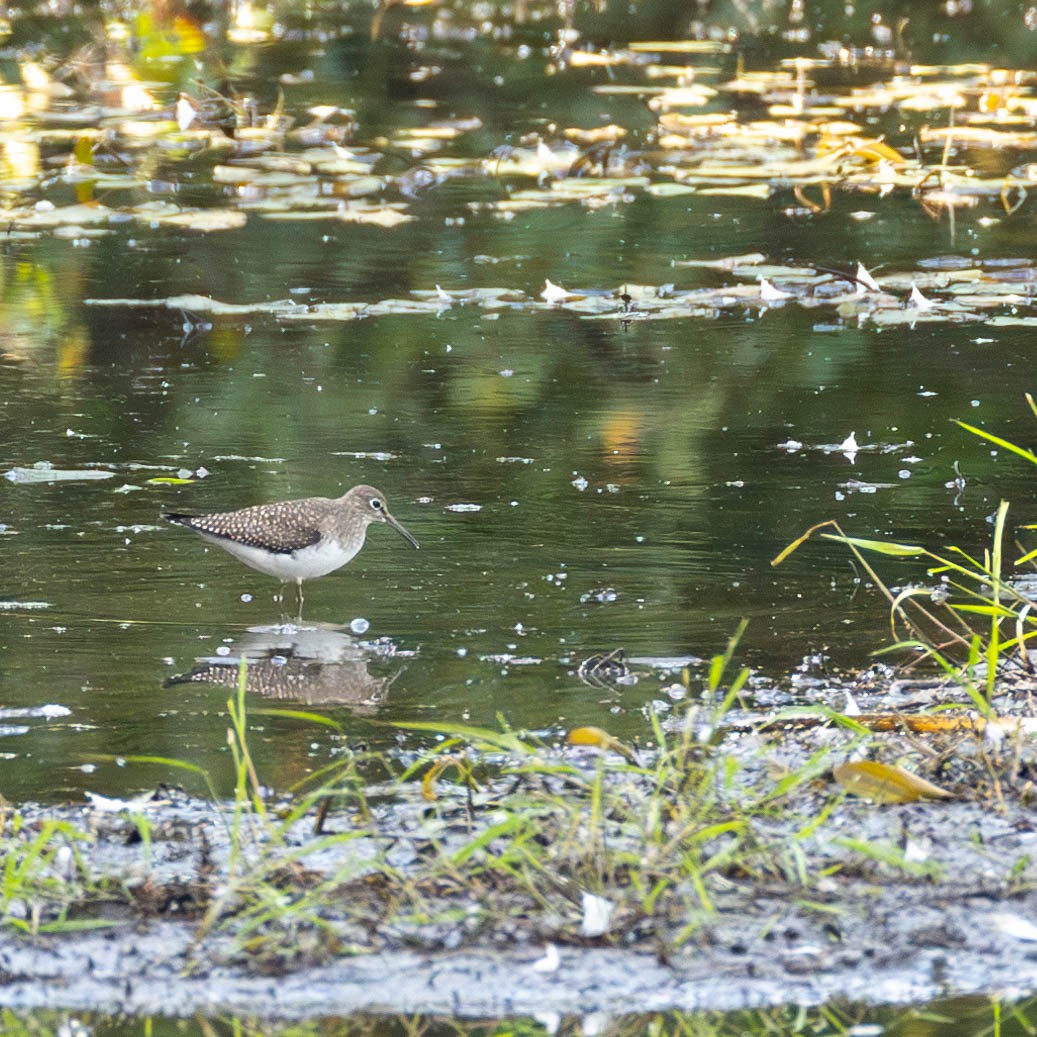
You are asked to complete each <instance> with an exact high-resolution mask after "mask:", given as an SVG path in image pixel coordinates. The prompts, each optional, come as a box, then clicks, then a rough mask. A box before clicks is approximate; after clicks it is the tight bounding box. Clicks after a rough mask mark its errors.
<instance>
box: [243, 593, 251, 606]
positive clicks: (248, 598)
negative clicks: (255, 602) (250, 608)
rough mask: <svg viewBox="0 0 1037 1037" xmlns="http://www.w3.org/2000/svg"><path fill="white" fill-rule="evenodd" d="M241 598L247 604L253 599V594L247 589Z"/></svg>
mask: <svg viewBox="0 0 1037 1037" xmlns="http://www.w3.org/2000/svg"><path fill="white" fill-rule="evenodd" d="M241 600H242V601H243V602H245V604H246V605H247V604H248V603H249V602H250V601H251V600H252V595H251V594H249V593H248V592H247V591H246V592H245V593H244V594H242V595H241Z"/></svg>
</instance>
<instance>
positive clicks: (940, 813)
mask: <svg viewBox="0 0 1037 1037" xmlns="http://www.w3.org/2000/svg"><path fill="white" fill-rule="evenodd" d="M137 809H142V808H141V807H140V806H139V805H138V807H137ZM148 809H149V816H150V821H149V829H148V831H149V839H148V841H147V843H146V845H145V844H142V843H141V842H140V841H139V839H136V838H134V837H133V835H134V833H135V832H136V833H139V831H140V822H139V819H138V820H136V821H134V820H132V819H131V818H130V817H128V816H127V815H126V814H125V813H121V812H112V811H110V810H98V809H97V808H96V807H91V806H76V807H62V808H53V807H51V808H43V807H31V806H26V807H23V808H22V813H21V816H22V818H23V824H24V830H25V831H26V832H31V831H35V830H38V829H39V827H40V825H41V823H43V819H44V818H48V819H50V820H54V819H55V818H58V819H60V821H61V822H62V823H63V824H67V825H69V826H70V827H72V828H74V829H75V830H76V831H78V832H81V833H83V834H84V835H85V836H89V840H88V841H85V842H84V843H83V844H82V845H80V846H79V847H78V849H77V854H79V855H80V867H81V868H84V869H86V870H88V871H89V872H90V873H91V874H93V875H95V876H97V875H106V876H108V881H109V883H111V882H112V881H113V880H114V882H115V884H114V886H113V885H109V887H108V888H109V889H115V888H117V889H119V890H122V891H124V892H125V891H130V895H129V896H123V897H122V898H121V899H120V897H119V896H115V895H109V896H108V898H107V899H105V898H103V897H102V898H97V897H96V894H95V897H94V902H93V903H92V904H91V905H90V907H89V909H88V910H86V911H84V912H81V914H80V915H79V917H81V918H84V917H89V918H90V919H92V921H95V922H96V921H99V920H106V921H107V922H108V923H109V927H108V928H106V929H100V930H93V931H84V932H78V933H72V934H69V933H65V934H57V935H35V936H30V935H25V934H19V933H15V932H13V931H12V930H11V929H7V930H6V931H4V932H3V933H2V934H0V1006H3V1007H7V1008H11V1009H15V1010H26V1009H33V1008H42V1007H47V1008H67V1009H70V1010H84V1011H85V1010H96V1011H102V1012H105V1013H116V1012H119V1013H128V1014H148V1015H150V1014H162V1015H171V1016H185V1015H189V1014H193V1013H196V1012H201V1013H210V1012H231V1013H245V1014H248V1015H250V1016H253V1017H268V1018H271V1019H277V1018H283V1019H297V1018H304V1017H312V1016H319V1015H348V1014H350V1013H353V1012H359V1011H373V1012H397V1013H398V1012H424V1013H449V1014H453V1015H455V1016H484V1015H506V1014H536V1013H545V1012H561V1013H571V1012H592V1011H600V1012H606V1013H615V1012H631V1011H647V1010H651V1011H657V1010H669V1009H675V1010H679V1009H684V1010H695V1009H699V1010H703V1009H709V1010H730V1009H739V1008H759V1007H766V1006H775V1005H782V1004H788V1003H796V1004H800V1005H813V1004H819V1003H822V1002H825V1001H829V1000H831V999H832V998H835V997H838V998H848V999H852V1000H854V1001H859V1002H861V1003H864V1004H869V1005H880V1004H896V1003H906V1002H921V1001H927V1000H931V999H934V998H937V997H943V996H948V995H956V994H969V993H997V994H999V995H1002V996H1006V997H1022V996H1026V995H1029V994H1032V992H1033V991H1034V990H1037V927H1035V926H1033V925H1030V921H1033V922H1034V923H1037V892H1035V887H1034V883H1033V881H1032V874H1031V873H1032V866H1031V865H1030V863H1029V862H1030V859H1031V857H1032V856H1033V854H1034V844H1035V838H1037V836H1035V833H1034V826H1033V823H1032V818H1031V811H1030V810H1029V809H1028V808H1027V807H1026V806H1025V805H1023V804H1022V803H1021V802H1020V801H1019V800H1016V801H1014V803H1011V804H1002V806H1001V807H1000V808H999V809H997V810H994V809H990V808H989V807H987V806H983V805H981V804H979V803H976V802H965V801H953V802H946V803H939V804H929V803H914V804H905V805H900V806H895V807H887V808H884V809H881V810H879V809H876V808H875V807H874V806H872V805H869V804H864V803H861V802H860V801H857V800H851V799H846V800H843V801H842V802H841V803H840V804H839V805H838V807H837V808H836V810H835V811H833V814H832V816H831V817H830V818H829V820H828V823H827V825H826V826H825V829H824V831H825V833H827V834H820V833H815V834H812V835H811V836H809V838H806V837H804V838H802V839H800V840H799V844H800V845H801V847H802V849H803V852H804V853H805V854H807V855H808V856H809V857H810V859H811V861H812V865H813V867H814V868H818V867H819V866H820V865H823V864H824V863H825V862H826V861H830V862H831V865H832V869H831V870H832V873H831V874H829V875H827V876H825V875H824V871H825V869H824V868H823V867H822V868H821V874H822V876H823V877H822V878H820V879H816V880H815V881H813V882H812V883H810V884H808V885H803V884H797V883H794V882H787V881H780V880H775V879H772V878H766V877H759V876H757V877H755V878H750V877H737V876H736V877H730V876H725V877H720V876H716V877H714V878H713V880H712V881H711V886H710V890H711V895H712V904H711V908H712V910H711V911H710V912H709V913H708V916H704V917H703V919H702V923H701V925H699V926H698V927H697V928H696V930H695V932H694V935H693V936H692V937H691V938H690V939H688V940H687V941H686V942H684V943H683V944H682V945H681V946H679V947H677V949H673V948H674V946H675V944H674V941H673V939H672V937H673V935H674V934H675V933H676V932H678V931H679V930H680V929H681V928H682V927H683V926H684V925H686V924H687V921H688V919H687V917H679V916H668V917H663V918H656V919H653V920H652V925H653V927H654V928H649V927H646V926H645V925H644V924H643V921H642V923H638V924H630V925H621V924H617V925H616V926H614V927H613V928H612V929H611V931H610V932H609V933H608V934H607V935H604V936H601V937H599V938H595V939H592V938H586V937H583V938H581V937H580V936H579V935H577V934H576V933H575V930H574V929H573V928H572V927H569V928H566V927H565V925H563V924H561V923H560V922H559V920H558V919H556V918H555V919H552V918H550V917H549V916H545V915H544V914H540V915H537V914H536V913H535V912H533V911H531V910H529V909H528V905H527V906H526V907H523V908H522V909H521V910H519V908H518V907H516V902H515V901H514V900H513V899H510V898H509V897H507V896H501V897H500V899H499V900H498V901H497V902H496V904H494V903H493V902H490V901H486V900H485V899H484V900H483V902H482V903H481V904H479V905H478V906H476V905H475V903H474V899H473V900H471V901H468V900H466V899H465V896H464V894H465V893H466V892H467V891H465V890H460V891H459V890H457V889H454V890H452V891H448V893H447V894H445V900H446V901H447V903H446V905H445V906H446V907H450V906H451V905H452V906H453V914H452V919H448V917H447V916H448V915H449V914H450V912H445V913H444V917H443V918H441V919H439V920H438V921H426V922H424V923H423V924H420V925H410V926H409V927H408V926H404V925H402V924H401V923H399V921H398V920H391V919H390V920H386V921H385V922H384V924H383V925H382V926H381V927H380V929H378V930H377V931H376V930H375V928H374V927H372V926H370V925H358V924H357V922H356V916H355V915H350V913H349V912H350V910H351V909H353V908H355V907H356V906H357V902H358V901H360V900H362V898H363V897H364V896H365V895H369V896H370V895H371V893H370V891H369V890H370V884H371V871H370V869H367V870H366V871H365V869H364V867H363V866H362V862H363V860H364V859H365V858H367V859H369V854H368V851H369V850H370V849H371V847H370V846H367V845H366V844H365V842H364V840H363V839H357V840H355V841H354V842H352V843H351V844H350V847H351V852H352V853H354V854H355V855H356V859H357V861H358V862H360V866H359V867H358V876H359V877H358V878H357V880H356V882H355V883H354V884H353V885H352V886H343V887H342V888H341V890H340V891H339V893H338V894H337V895H336V896H335V897H330V898H329V900H328V903H327V904H326V905H323V906H322V910H323V911H324V915H325V917H326V919H327V920H328V921H329V924H330V923H332V922H337V923H338V924H339V926H340V928H339V932H340V933H344V934H352V937H353V939H352V940H351V942H349V944H348V945H346V944H342V945H338V946H336V947H335V948H334V950H333V951H330V952H325V953H323V954H321V955H313V954H306V953H300V954H296V955H295V956H294V957H293V956H292V954H291V953H290V952H289V945H290V944H292V943H293V942H294V943H297V944H298V943H300V942H303V943H304V942H305V940H304V937H305V934H301V935H300V933H299V932H298V931H292V930H290V929H286V930H285V931H284V932H280V931H279V932H275V933H274V934H273V935H272V936H271V937H270V940H271V942H272V943H274V944H275V945H276V946H277V950H278V953H277V954H274V955H270V954H269V953H267V954H265V955H256V954H253V953H251V951H250V949H249V947H250V945H249V942H248V941H247V940H243V938H242V936H241V933H240V932H235V931H234V929H233V926H232V925H231V926H222V925H215V926H214V927H212V928H210V929H208V930H207V931H206V932H205V933H204V936H200V919H201V917H202V914H203V911H204V907H203V906H199V905H203V904H204V901H205V899H206V897H207V898H209V900H208V902H210V903H211V898H212V897H218V896H219V895H220V894H221V889H225V888H226V887H225V882H226V868H227V864H228V859H227V843H226V828H225V826H224V824H223V821H222V820H221V818H220V817H219V812H218V809H217V808H216V807H214V806H213V805H212V804H209V803H205V802H203V801H200V800H195V799H192V798H190V797H185V796H182V795H173V796H171V795H170V794H168V793H166V794H163V796H161V797H158V798H157V799H156V800H155V801H154V806H152V807H149V808H148ZM332 820H333V821H335V820H336V818H335V817H333V818H332ZM337 822H338V823H339V824H343V823H344V819H343V818H341V817H338V818H337ZM402 823H403V821H402V815H401V814H399V813H396V814H394V815H393V824H394V825H395V826H397V827H399V826H400V825H402ZM776 824H777V822H776ZM778 827H782V826H781V825H780V824H779V825H778ZM765 834H766V833H764V832H763V831H761V837H763V836H765ZM849 835H852V836H853V837H854V839H856V840H867V841H868V845H871V846H884V845H889V846H894V845H895V846H904V845H905V842H910V843H911V844H912V845H914V846H916V847H917V846H924V847H925V848H926V849H925V855H926V857H927V859H928V860H929V861H930V862H935V861H938V862H939V865H940V866H939V869H936V868H935V867H934V868H932V869H931V870H930V872H929V873H928V874H920V873H916V874H910V873H908V870H905V868H904V867H898V868H893V867H890V866H888V865H887V864H883V863H881V862H876V861H875V860H865V861H862V860H861V859H860V857H859V854H858V855H855V853H854V852H853V851H852V850H850V849H847V846H846V842H845V837H847V836H849ZM312 839H313V836H312V833H311V832H309V831H306V832H300V833H299V844H300V846H302V845H305V843H306V841H307V840H312ZM854 845H856V843H855V844H854ZM336 852H337V853H338V854H339V855H341V847H339V848H338V849H337V851H336ZM914 855H915V856H916V857H917V856H919V851H918V850H917V849H916V850H915V851H914ZM306 860H307V867H308V868H309V869H314V870H319V868H320V867H321V860H322V857H321V853H320V851H319V850H318V849H316V848H315V849H314V850H313V853H311V854H310V855H309V856H308V857H307V858H306ZM325 860H327V858H325ZM60 865H61V861H60V860H58V859H55V860H53V861H52V862H51V868H52V870H54V871H56V870H57V869H58V867H59V866H60ZM836 865H838V867H836ZM311 874H312V872H311ZM815 874H817V872H815ZM296 878H298V876H296ZM70 881H71V880H70ZM203 885H204V886H205V888H206V897H202V898H200V899H198V900H193V899H192V898H193V897H196V896H197V894H198V890H199V889H200V888H201V886H203ZM365 889H368V893H367V894H365V892H364V890H365ZM381 895H382V894H381V892H380V891H379V892H377V893H376V894H375V896H374V899H377V897H379V896H381ZM31 906H32V905H30V904H22V905H19V904H18V903H16V902H11V903H9V904H8V905H7V914H8V918H9V919H10V918H14V917H17V916H18V914H19V913H20V912H21V913H22V914H23V916H25V917H28V915H27V914H26V912H25V910H24V909H25V908H27V907H28V908H30V909H31ZM462 906H464V908H465V911H462V910H461V907H462ZM178 914H180V915H182V916H183V917H182V918H181V919H178V918H177V915H178ZM462 915H466V917H468V918H474V917H475V916H476V915H478V916H479V917H478V924H477V925H473V924H470V923H466V922H464V921H459V920H458V919H459V917H460V916H462ZM69 917H76V916H75V915H74V914H73V915H70V916H69ZM365 934H366V935H365ZM552 948H553V949H552ZM664 948H670V950H668V951H664ZM281 952H283V956H282V955H281ZM555 952H557V957H555Z"/></svg>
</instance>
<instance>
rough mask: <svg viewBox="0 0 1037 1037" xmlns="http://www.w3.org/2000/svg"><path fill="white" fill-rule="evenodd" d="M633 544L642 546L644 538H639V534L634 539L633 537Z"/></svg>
mask: <svg viewBox="0 0 1037 1037" xmlns="http://www.w3.org/2000/svg"><path fill="white" fill-rule="evenodd" d="M634 542H635V543H638V544H643V543H644V542H645V538H644V537H643V536H641V534H640V533H639V534H638V535H637V536H636V537H634Z"/></svg>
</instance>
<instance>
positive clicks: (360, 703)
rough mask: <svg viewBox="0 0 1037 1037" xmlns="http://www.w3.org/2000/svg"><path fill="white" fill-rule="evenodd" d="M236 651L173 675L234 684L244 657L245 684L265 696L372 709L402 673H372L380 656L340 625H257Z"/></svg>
mask: <svg viewBox="0 0 1037 1037" xmlns="http://www.w3.org/2000/svg"><path fill="white" fill-rule="evenodd" d="M237 649H238V651H237V654H235V655H233V656H226V657H208V658H204V659H202V660H200V665H199V666H196V667H195V668H194V669H192V670H190V671H189V672H187V673H184V674H180V675H177V676H175V677H171V678H170V679H169V680H168V681H167V682H166V685H167V687H171V686H174V685H178V684H214V685H217V686H219V687H224V688H236V687H237V686H238V681H239V680H240V677H241V660H242V659H244V660H245V663H246V665H245V690H246V691H248V692H251V693H254V694H257V695H262V696H264V697H265V698H270V699H277V700H290V701H294V702H301V703H304V704H306V705H311V706H318V705H327V706H333V705H342V706H348V707H349V708H350V709H351V710H352V711H353V712H354V713H357V714H367V713H374V712H376V710H377V708H378V707H379V706H380V705H381V704H382V703H383V702H385V700H386V699H387V698H388V695H389V688H390V686H391V685H392V683H393V682H394V681H395V680H396V678H397V677H398V676H399V675H400V673H402V672H403V671H402V670H397V672H396V673H394V674H392V675H390V676H388V677H376V676H374V675H373V674H371V673H370V672H368V663H369V662H370V661H371V659H372V658H376V657H378V655H377V653H376V652H373V651H371V650H368V649H365V648H364V647H363V646H362V645H360V644H358V643H357V642H356V641H354V640H353V639H352V638H351V637H349V636H348V635H347V634H345V633H344V632H343V631H341V630H336V629H331V628H326V629H324V628H319V627H317V628H310V629H306V630H301V631H285V630H284V629H283V628H272V629H269V630H263V629H257V630H253V631H251V632H250V636H249V637H248V638H245V639H243V640H242V642H241V643H240V644H239V645H238V646H237Z"/></svg>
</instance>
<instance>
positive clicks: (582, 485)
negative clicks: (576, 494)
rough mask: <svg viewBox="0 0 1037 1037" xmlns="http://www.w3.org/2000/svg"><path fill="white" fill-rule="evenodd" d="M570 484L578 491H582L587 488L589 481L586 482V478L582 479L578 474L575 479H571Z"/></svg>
mask: <svg viewBox="0 0 1037 1037" xmlns="http://www.w3.org/2000/svg"><path fill="white" fill-rule="evenodd" d="M572 485H573V486H575V487H576V489H578V490H579V491H580V493H583V491H584V490H585V489H587V487H588V486H590V483H589V482H587V480H586V479H584V477H583V476H582V475H578V476H576V478H575V479H573V481H572Z"/></svg>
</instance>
